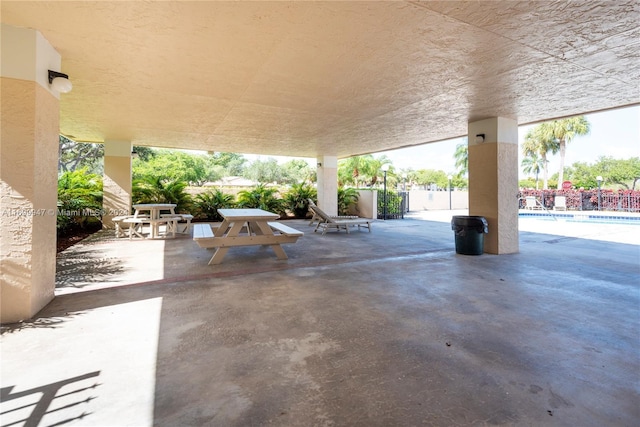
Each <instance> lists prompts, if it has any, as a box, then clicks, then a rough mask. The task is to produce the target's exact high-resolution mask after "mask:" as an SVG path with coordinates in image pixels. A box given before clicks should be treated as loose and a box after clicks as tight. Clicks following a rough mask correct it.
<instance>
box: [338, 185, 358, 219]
mask: <svg viewBox="0 0 640 427" xmlns="http://www.w3.org/2000/svg"><path fill="white" fill-rule="evenodd" d="M358 197H359V196H358V190H356V189H355V188H352V187H338V215H348V214H349V210H350V208H351V206H352V205H355V204H356V203H358Z"/></svg>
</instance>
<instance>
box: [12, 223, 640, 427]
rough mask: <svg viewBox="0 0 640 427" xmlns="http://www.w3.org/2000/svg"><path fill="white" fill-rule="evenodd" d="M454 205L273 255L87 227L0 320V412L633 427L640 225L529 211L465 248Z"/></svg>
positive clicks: (17, 415)
mask: <svg viewBox="0 0 640 427" xmlns="http://www.w3.org/2000/svg"><path fill="white" fill-rule="evenodd" d="M452 214H457V213H456V212H450V211H447V212H437V213H421V214H416V215H412V216H411V218H408V219H405V220H393V221H386V222H385V221H377V222H376V223H374V225H373V227H372V228H373V232H372V233H367V232H366V231H364V232H359V231H354V232H352V234H350V235H346V234H345V233H344V232H342V233H327V235H325V236H321V235H319V234H315V233H313V232H312V230H313V229H312V228H311V227H309V226H308V225H307V222H306V221H299V220H294V221H288V222H287V224H288V225H291V226H293V227H294V228H297V229H299V230H301V231H304V232H305V236H304V237H303V238H301V239H299V240H298V243H296V244H294V245H285V246H284V248H285V250H286V252H287V254H288V255H289V258H290V259H289V260H287V261H279V260H277V259H276V258H275V256H274V254H273V251H272V250H271V249H269V248H256V247H252V248H233V249H231V250H230V251H229V253H228V254H227V257H226V258H225V260H224V262H223V264H221V265H219V266H208V265H207V262H208V260H209V258H210V257H211V252H209V251H207V250H205V249H200V248H199V247H198V246H197V245H196V244H195V243H194V242H193V241H192V240H191V238H190V236H180V237H178V238H176V239H170V240H157V241H150V240H144V241H142V240H140V241H129V240H127V239H115V238H113V237H112V234H111V233H107V232H100V233H97V234H96V235H94V236H92V237H91V238H89V239H87V240H85V241H83V242H81V243H80V244H78V245H76V246H73V247H71V248H69V249H68V250H66V251H64V252H63V253H62V254H60V255H59V259H58V274H57V281H58V292H57V295H58V296H57V297H56V299H55V300H54V301H53V302H52V303H51V304H49V305H48V306H47V307H45V309H43V310H42V311H41V312H40V313H39V314H38V315H37V316H36V317H35V318H34V319H32V320H30V321H27V322H23V323H21V324H16V325H8V326H7V325H5V326H4V327H3V331H2V332H3V334H2V337H1V343H2V347H1V356H2V360H1V362H0V363H1V365H0V366H1V369H2V370H1V373H0V375H1V376H0V379H1V383H2V395H1V397H2V398H1V400H2V404H1V408H0V424H1V425H2V426H19V425H43V426H44V425H47V426H52V425H82V426H125V425H132V426H146V425H158V426H263V425H276V426H411V425H431V426H467V425H518V426H539V425H550V426H556V425H557V426H604V425H606V426H633V425H638V422H639V420H640V285H639V284H638V283H639V280H638V279H639V278H640V266H639V265H640V246H638V241H639V237H640V236H639V235H638V232H639V231H640V226H612V227H611V228H609V227H604V226H602V225H598V227H599V228H584V227H588V226H586V225H582V227H583V228H579V227H573V226H567V225H564V226H563V225H557V224H556V225H553V224H547V225H544V227H547V228H548V230H549V231H548V232H533V231H535V230H533V229H531V226H530V225H528V226H527V227H524V228H526V229H527V230H528V231H521V234H520V253H519V254H513V255H501V256H495V255H489V254H484V255H481V256H465V255H458V254H456V253H455V250H454V235H453V232H452V231H451V228H450V225H449V222H448V220H449V219H450V218H451V215H452ZM521 230H522V227H521ZM603 230H604V231H603ZM538 231H540V230H538ZM542 231H545V230H542ZM552 233H555V234H552ZM563 233H564V234H563ZM612 235H617V236H618V237H617V238H612V237H611V236H612ZM607 240H609V241H607ZM611 240H613V241H611Z"/></svg>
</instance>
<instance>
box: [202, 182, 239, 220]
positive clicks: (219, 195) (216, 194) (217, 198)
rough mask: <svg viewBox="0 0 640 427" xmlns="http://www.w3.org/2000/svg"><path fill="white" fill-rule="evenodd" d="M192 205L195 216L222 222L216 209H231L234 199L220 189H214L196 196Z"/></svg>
mask: <svg viewBox="0 0 640 427" xmlns="http://www.w3.org/2000/svg"><path fill="white" fill-rule="evenodd" d="M194 205H195V208H196V214H197V215H198V216H199V217H203V218H206V219H208V220H211V221H222V216H220V214H219V213H218V209H226V208H232V207H233V205H234V197H233V196H232V195H231V194H226V193H224V192H223V191H222V190H220V189H215V190H212V191H211V190H210V191H207V192H204V193H200V194H198V195H196V196H195V200H194Z"/></svg>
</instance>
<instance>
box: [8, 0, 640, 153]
mask: <svg viewBox="0 0 640 427" xmlns="http://www.w3.org/2000/svg"><path fill="white" fill-rule="evenodd" d="M1 8H2V9H1V12H2V15H1V16H2V22H4V23H7V24H10V25H14V26H20V27H29V28H34V29H37V30H39V31H40V32H41V33H42V34H43V35H44V37H45V38H46V39H47V40H49V42H51V44H52V45H53V46H54V48H56V49H57V50H58V52H60V54H61V55H62V71H63V72H65V73H67V74H69V76H70V78H71V80H72V81H73V85H74V88H73V91H72V92H71V93H69V94H65V95H62V97H61V124H60V126H61V132H62V133H64V134H68V135H72V136H73V137H74V138H75V139H78V140H88V141H104V140H105V139H126V140H131V141H132V142H133V143H134V144H135V145H148V146H157V147H178V148H188V149H198V150H210V151H233V152H240V153H256V154H266V155H287V156H304V157H316V156H318V155H322V154H326V155H337V156H339V157H345V156H349V155H354V154H363V153H369V152H377V151H382V150H388V149H394V148H399V147H405V146H411V145H416V144H422V143H426V142H433V141H439V140H443V139H447V138H452V137H457V136H462V135H465V134H466V132H467V122H468V121H473V120H478V119H483V118H487V117H492V116H502V117H509V118H513V119H516V120H517V121H518V122H519V123H521V124H525V123H532V122H537V121H541V120H545V119H551V118H556V117H563V116H569V115H574V114H580V113H586V112H592V111H598V110H603V109H610V108H615V107H620V106H626V105H632V104H638V103H640V88H639V85H638V82H639V81H640V2H638V1H637V0H617V1H571V2H567V1H526V2H518V1H502V2H500V1H469V2H464V1H458V2H432V1H425V2H418V1H413V2H298V1H296V2H202V1H199V2H153V1H151V2H149V1H144V2H142V1H140V2H138V1H128V2H89V1H78V2H53V1H51V2H29V1H18V2H14V1H2V2H1Z"/></svg>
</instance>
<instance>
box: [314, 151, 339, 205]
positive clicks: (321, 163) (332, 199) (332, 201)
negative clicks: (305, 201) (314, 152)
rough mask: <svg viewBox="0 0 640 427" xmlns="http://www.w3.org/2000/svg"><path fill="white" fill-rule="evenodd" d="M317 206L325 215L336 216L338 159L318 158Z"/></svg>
mask: <svg viewBox="0 0 640 427" xmlns="http://www.w3.org/2000/svg"><path fill="white" fill-rule="evenodd" d="M318 206H319V207H320V209H322V210H323V211H325V212H326V213H327V215H338V158H337V157H336V156H321V157H318Z"/></svg>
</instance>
